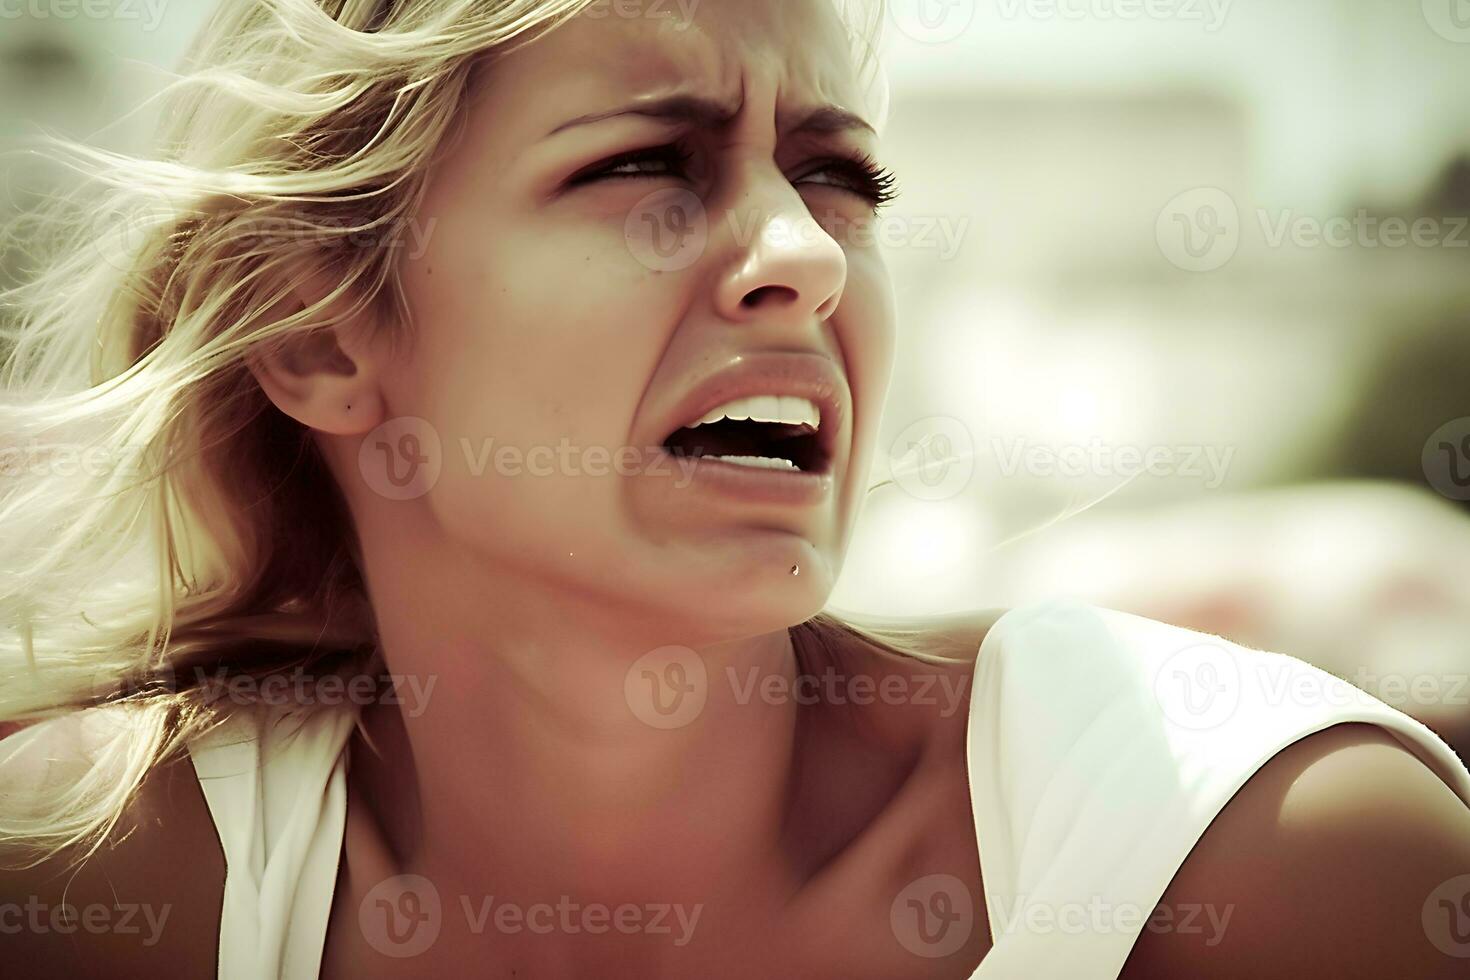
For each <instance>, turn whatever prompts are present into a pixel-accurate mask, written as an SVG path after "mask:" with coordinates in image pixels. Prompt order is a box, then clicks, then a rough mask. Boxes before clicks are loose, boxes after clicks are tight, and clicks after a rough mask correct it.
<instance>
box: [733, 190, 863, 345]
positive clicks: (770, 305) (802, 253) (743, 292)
mask: <svg viewBox="0 0 1470 980" xmlns="http://www.w3.org/2000/svg"><path fill="white" fill-rule="evenodd" d="M743 206H744V207H745V208H747V210H745V212H744V213H743V214H742V213H740V212H739V211H738V210H737V211H732V212H731V214H730V216H729V218H730V220H729V221H728V222H727V227H728V228H729V229H731V232H732V234H733V235H734V237H735V238H736V243H735V249H734V251H735V256H734V258H733V259H732V261H731V262H730V264H729V265H728V267H727V268H726V270H725V272H724V273H723V274H722V275H721V277H720V282H719V285H718V287H717V289H716V296H715V303H716V306H717V308H718V310H719V312H720V314H721V315H722V316H724V317H726V318H727V319H730V320H734V321H737V322H749V321H752V320H767V321H770V320H783V321H790V322H792V323H796V324H800V323H810V322H812V320H814V319H815V320H816V321H817V322H822V321H825V320H827V319H828V318H829V317H831V316H832V314H833V313H834V312H835V311H836V309H837V305H838V304H839V303H840V302H841V301H842V291H843V288H844V287H845V286H846V285H847V254H846V253H845V252H843V250H842V246H841V245H839V244H838V243H837V241H836V240H835V239H833V238H832V236H831V235H829V234H828V233H827V230H826V229H825V228H823V227H822V226H821V224H820V223H819V222H817V220H816V219H815V218H813V217H812V214H811V212H810V211H809V210H808V209H807V207H806V203H805V202H804V201H803V200H802V199H801V195H800V194H798V193H797V192H796V191H795V190H794V189H793V188H792V187H791V186H790V185H789V184H786V185H785V186H784V187H783V188H782V191H778V192H776V193H775V194H767V195H763V196H761V197H760V198H759V199H758V198H757V196H756V195H754V194H752V195H748V196H747V197H746V199H745V203H744V205H743Z"/></svg>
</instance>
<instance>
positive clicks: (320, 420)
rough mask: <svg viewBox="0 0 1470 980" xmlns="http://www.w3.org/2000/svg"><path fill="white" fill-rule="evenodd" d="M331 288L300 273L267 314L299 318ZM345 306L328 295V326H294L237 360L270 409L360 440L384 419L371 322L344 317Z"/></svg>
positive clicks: (320, 276)
mask: <svg viewBox="0 0 1470 980" xmlns="http://www.w3.org/2000/svg"><path fill="white" fill-rule="evenodd" d="M336 288H337V283H336V282H335V281H334V280H333V279H332V277H331V276H330V275H329V274H327V273H322V272H313V273H310V274H307V275H304V276H302V278H301V280H300V283H299V285H297V286H296V287H295V288H294V289H293V290H292V294H291V297H290V298H289V299H288V300H286V301H284V302H283V303H281V304H280V305H279V306H278V307H276V309H275V310H273V311H272V315H273V316H275V317H276V318H277V319H284V318H285V317H287V316H290V315H292V314H295V313H299V312H300V311H301V310H303V309H305V308H307V307H309V306H313V305H316V304H318V303H321V302H322V301H323V300H325V299H326V298H327V297H328V296H330V295H331V293H332V292H333V291H334V290H335V289H336ZM350 307H351V303H350V301H349V300H348V299H347V298H346V297H342V296H339V297H336V298H334V299H333V300H332V301H331V303H330V304H328V305H327V306H326V308H325V309H324V311H323V312H322V314H321V318H322V319H323V320H326V321H333V320H335V321H336V322H334V323H329V324H328V325H323V326H314V325H311V324H302V325H300V326H299V327H297V328H295V329H294V330H293V331H292V332H291V333H289V334H287V335H286V336H285V337H284V338H278V339H275V340H272V341H270V342H268V343H267V344H264V345H261V347H260V348H259V349H257V350H252V351H251V352H250V353H248V354H247V355H246V357H245V362H246V365H247V366H248V367H249V369H250V373H251V374H252V375H254V377H255V379H256V381H257V382H259V384H260V387H261V390H262V391H264V392H265V394H266V397H267V398H269V399H270V400H271V402H272V403H273V404H274V405H275V406H276V407H277V408H278V409H280V410H281V411H282V412H284V413H285V414H287V415H289V416H291V418H293V419H295V420H296V421H298V422H300V423H301V424H302V425H304V426H306V427H307V428H309V429H315V430H317V431H319V432H323V433H327V434H330V435H339V436H349V435H363V434H365V433H367V432H371V431H372V430H373V429H375V428H377V427H378V426H379V425H381V424H382V423H383V422H384V420H385V419H384V416H385V415H386V407H385V404H384V399H383V393H382V390H381V388H380V385H379V382H380V380H381V378H380V374H379V362H378V361H377V360H376V359H375V358H374V357H373V352H372V351H371V350H369V346H368V344H369V338H370V337H371V336H372V333H373V331H372V330H371V328H372V327H373V326H374V324H373V323H371V322H370V314H369V313H368V312H367V311H365V310H364V311H358V312H357V313H355V314H354V315H352V316H350V317H349V316H347V313H348V312H349V310H350Z"/></svg>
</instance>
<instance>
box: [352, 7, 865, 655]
mask: <svg viewBox="0 0 1470 980" xmlns="http://www.w3.org/2000/svg"><path fill="white" fill-rule="evenodd" d="M691 8H692V16H690V15H689V11H690V9H691ZM472 91H473V93H474V94H473V98H472V101H471V103H470V105H469V106H468V107H467V115H466V123H465V128H464V130H463V133H462V135H461V136H460V137H458V138H457V139H456V140H455V141H454V142H453V143H452V144H450V145H448V146H447V147H446V149H445V152H444V155H443V156H442V157H441V162H440V163H439V164H438V165H437V166H436V168H435V169H434V170H433V171H432V173H431V174H430V178H429V183H428V186H427V192H426V196H425V198H424V200H423V202H422V207H421V209H420V211H419V213H418V215H417V222H416V227H417V229H418V234H419V235H421V236H426V238H424V240H423V244H422V245H421V246H420V247H419V248H416V249H415V250H413V251H412V252H406V253H405V255H404V257H403V258H402V260H401V261H402V265H401V274H402V280H403V285H404V289H405V293H406V298H407V301H408V304H409V307H410V309H411V311H412V313H413V317H414V325H413V329H412V335H413V341H412V343H411V345H410V346H409V347H408V348H406V353H404V354H402V355H401V356H400V358H399V359H398V360H396V361H394V362H393V363H391V364H386V365H384V366H383V367H382V369H381V372H380V373H381V379H380V388H381V390H382V393H383V397H384V399H385V406H386V413H387V417H388V418H390V419H392V418H394V417H412V418H414V419H421V420H423V423H417V422H414V423H402V422H398V423H390V427H389V430H388V433H389V439H388V440H386V442H384V441H383V440H381V439H379V440H378V441H379V442H380V443H383V444H385V445H388V446H399V445H413V444H411V443H403V442H401V440H398V438H397V436H398V435H401V434H402V432H404V431H410V432H412V431H416V430H414V429H413V427H414V426H419V425H421V424H426V425H427V427H428V428H430V429H431V430H432V433H433V435H436V436H437V437H438V440H439V446H440V452H441V453H442V469H441V470H440V471H439V473H438V475H437V477H436V478H435V479H434V480H433V481H432V485H431V486H430V487H429V488H428V489H427V492H425V493H424V494H423V495H422V496H421V497H420V498H419V499H418V500H417V501H416V502H409V503H404V502H393V503H392V504H391V505H388V506H392V507H402V506H422V507H425V508H427V513H428V514H429V515H430V517H431V520H432V523H433V524H434V526H435V527H436V528H437V529H439V531H441V532H442V533H443V534H444V535H445V536H446V537H447V538H448V539H449V540H451V541H453V542H454V543H455V544H456V546H457V547H461V548H464V549H468V551H469V552H470V553H472V554H473V555H474V557H475V559H476V560H483V561H485V562H486V563H488V566H489V567H494V568H496V569H498V570H500V571H501V572H504V573H507V574H510V575H513V576H515V577H516V580H517V581H525V580H528V579H535V580H537V581H540V582H544V583H547V584H549V585H551V586H553V587H559V588H574V589H576V590H577V592H578V594H579V595H589V594H591V595H595V596H598V597H599V598H608V599H610V600H612V601H615V602H617V603H621V604H627V605H629V606H630V607H633V606H636V607H637V608H638V610H640V612H649V611H651V612H655V613H657V614H658V615H663V616H669V615H673V616H682V617H685V618H686V619H688V618H690V617H691V614H692V616H693V618H695V619H697V620H698V621H699V622H700V623H702V624H704V625H705V626H708V625H709V624H710V623H712V622H715V623H718V624H719V629H720V630H721V631H722V632H727V631H728V630H730V629H732V628H740V629H743V630H746V631H749V632H755V631H759V630H766V629H779V628H782V627H784V626H786V625H789V624H791V623H794V622H799V621H801V620H803V619H805V618H807V617H809V616H810V615H812V614H813V613H815V612H816V611H817V610H818V609H820V608H821V606H822V605H823V604H824V603H825V601H826V599H827V596H828V594H829V592H830V591H831V589H832V586H833V583H834V580H835V578H836V576H837V573H838V570H839V567H840V565H841V561H842V556H843V554H844V552H845V550H846V546H847V541H848V537H849V534H850V531H851V529H852V526H853V522H854V520H855V518H856V516H857V512H858V508H859V506H860V504H861V500H862V497H863V495H864V491H865V484H866V475H867V470H868V468H869V464H870V461H871V453H872V443H873V441H874V436H875V433H876V427H877V424H878V418H879V413H880V409H881V405H882V402H883V398H884V395H885V392H886V389H887V385H888V378H889V373H890V366H891V359H892V344H893V313H892V301H891V293H890V285H889V280H888V277H887V273H886V270H885V267H884V265H883V262H882V259H881V257H880V255H879V253H878V251H877V249H876V247H875V246H874V244H873V236H872V234H871V231H872V223H873V220H874V214H875V209H874V201H873V195H874V186H873V184H872V182H871V180H869V179H867V178H866V177H865V175H864V173H863V168H862V167H861V166H860V165H858V164H854V163H851V162H847V161H849V160H852V159H856V158H859V157H861V156H863V155H867V156H870V157H871V158H873V159H874V160H878V161H879V162H880V163H881V157H880V156H879V153H878V149H877V146H876V144H875V135H874V133H873V132H871V131H870V130H869V129H867V128H866V127H865V126H863V125H862V124H861V123H859V122H857V121H854V120H853V119H849V118H847V117H846V116H844V115H842V114H840V113H837V112H831V111H828V112H819V111H818V110H823V109H828V108H829V107H832V108H836V109H840V110H845V111H846V112H848V113H851V114H852V116H854V117H857V118H858V119H867V120H868V121H869V122H871V121H872V119H871V111H870V108H869V107H868V106H867V105H866V104H865V102H864V94H863V92H862V91H861V90H860V87H859V84H858V81H857V78H856V76H855V70H854V66H853V64H852V60H851V55H850V47H849V43H848V41H847V39H846V35H845V32H844V29H843V27H842V25H841V23H840V22H839V20H838V17H837V15H836V13H835V11H834V10H833V9H832V4H831V2H830V0H702V2H701V0H696V2H695V3H693V4H690V3H688V2H687V0H686V2H685V3H684V4H682V5H681V4H678V3H675V2H673V0H638V2H634V0H619V2H614V3H601V4H599V5H597V6H595V7H593V8H591V9H590V10H587V11H583V13H582V14H581V15H579V16H578V17H577V18H576V19H574V20H572V21H570V22H569V23H567V24H566V25H564V26H562V27H561V28H559V29H557V30H555V31H553V32H551V33H550V34H548V35H546V36H544V37H542V38H541V39H539V40H538V41H537V42H535V43H534V44H531V45H529V46H528V47H525V48H523V49H521V50H519V51H516V52H514V53H512V54H511V55H509V56H507V57H504V58H503V59H501V60H500V61H498V62H495V63H492V64H489V65H487V66H486V67H485V68H484V69H483V72H482V74H481V75H480V76H479V77H478V78H477V80H476V82H475V85H474V87H473V89H472ZM670 100H673V101H670ZM639 106H644V107H645V109H644V111H641V112H640V111H633V110H635V109H637V108H638V107H639ZM715 111H718V112H719V113H720V114H721V115H722V116H728V118H727V119H724V120H720V119H713V118H704V117H705V114H706V113H707V112H715ZM814 113H816V115H813V114H814ZM804 123H805V124H806V125H803V124H804ZM661 148H666V149H661ZM635 151H643V152H637V155H635V156H632V157H629V156H628V155H629V154H630V153H635ZM619 158H621V159H619ZM879 189H880V190H881V186H880V188H879ZM865 229H866V231H867V232H868V233H867V234H865V233H864V230H865ZM732 368H734V369H737V372H738V370H750V369H752V368H755V369H769V373H770V377H769V378H765V379H760V378H758V377H757V375H759V374H761V373H762V371H761V370H757V371H756V372H755V374H753V375H748V376H746V378H745V380H747V381H750V380H752V379H754V380H755V383H754V387H752V388H750V389H749V392H746V389H744V388H729V389H724V390H712V389H709V388H708V387H706V386H707V384H708V383H709V382H710V381H711V379H714V378H716V376H719V375H722V374H723V373H724V372H726V371H727V370H729V369H732ZM824 375H827V376H829V377H828V378H827V380H826V382H825V383H824V381H823V377H824ZM701 392H703V393H704V394H705V395H708V396H709V397H706V398H704V399H703V400H701V399H700V393H701ZM727 393H728V394H729V396H730V397H724V396H725V395H726V394H727ZM742 393H744V394H742ZM758 393H766V394H774V395H784V396H787V397H791V396H796V397H806V398H808V400H810V401H811V402H813V403H815V404H816V405H817V406H818V408H819V410H820V411H821V413H822V418H821V421H820V426H819V432H818V434H817V436H815V437H808V438H806V439H802V440H799V441H798V442H795V443H788V444H787V447H788V449H789V448H790V447H796V446H800V447H802V448H800V449H797V450H794V451H795V452H800V453H803V454H806V456H807V458H806V459H804V460H803V462H804V465H806V466H807V467H808V472H807V473H806V475H801V474H794V473H791V472H786V473H773V472H771V471H767V470H758V469H749V468H746V469H732V467H733V466H734V464H731V463H712V462H709V461H708V460H706V461H704V462H702V463H696V462H695V461H694V460H693V459H688V458H686V459H683V460H679V459H677V458H676V457H673V456H670V455H669V454H667V452H666V451H665V450H664V448H663V444H664V442H665V440H666V438H668V437H669V436H670V435H671V434H672V433H674V432H675V430H677V429H679V428H681V427H684V426H687V425H692V424H693V423H694V422H695V421H696V419H697V415H692V414H691V413H695V412H701V413H702V410H703V409H708V408H710V407H712V406H713V405H718V404H723V403H725V402H728V401H730V400H732V399H734V398H736V397H746V396H747V395H753V394H758ZM711 399H713V402H711ZM824 401H825V402H826V404H825V405H824V404H823V402H824ZM775 407H779V408H780V411H781V413H782V415H783V417H784V416H785V415H786V413H790V412H801V411H804V407H803V406H802V405H801V404H799V403H797V402H795V401H790V402H787V401H785V400H784V399H783V401H782V402H781V403H778V405H774V406H773V405H771V404H770V403H765V405H764V407H763V408H761V409H760V410H758V411H757V412H756V414H757V417H759V416H760V414H761V412H763V411H769V410H770V409H772V408H775ZM405 425H407V426H408V427H409V428H408V429H407V430H405V429H403V428H402V427H403V426H405ZM394 426H399V427H400V428H398V429H394V428H393V427H394ZM795 431H800V430H795V429H784V430H780V429H772V428H770V427H768V426H756V427H755V428H754V429H751V430H748V431H746V434H745V435H739V434H737V435H735V436H734V437H733V438H735V439H753V440H754V441H753V442H752V443H751V444H750V446H749V447H747V448H749V449H751V452H750V453H749V454H751V455H760V454H761V451H762V450H766V451H767V452H769V451H771V445H772V444H771V442H770V440H772V439H773V438H774V436H775V435H777V434H790V433H791V432H795ZM714 432H715V429H714V428H712V427H709V428H705V429H704V434H703V438H705V439H706V441H708V440H710V439H714V435H713V433H714ZM686 435H688V434H686ZM729 438H731V436H729V435H726V436H721V437H720V439H721V440H725V439H729ZM373 441H374V439H373V438H370V439H369V442H370V443H371V442H373ZM694 441H695V442H697V441H698V438H696V439H695V440H694ZM418 445H421V446H423V445H427V444H426V443H424V442H423V440H422V439H421V440H420V441H419V443H418ZM715 446H716V447H717V448H719V447H723V448H724V449H725V450H727V452H726V453H725V454H726V455H744V453H740V452H733V451H729V450H730V448H731V444H727V443H726V442H723V441H721V442H717V443H715ZM392 451H393V450H392V449H389V450H385V452H388V453H391V452H392ZM366 458H368V457H364V459H366ZM383 513H385V514H387V515H389V516H388V517H387V518H385V519H390V520H391V519H392V518H391V514H392V511H391V510H387V509H385V510H384V511H383ZM793 565H799V569H800V570H799V574H797V575H795V576H793V575H792V572H791V570H792V566H793ZM630 611H631V608H630Z"/></svg>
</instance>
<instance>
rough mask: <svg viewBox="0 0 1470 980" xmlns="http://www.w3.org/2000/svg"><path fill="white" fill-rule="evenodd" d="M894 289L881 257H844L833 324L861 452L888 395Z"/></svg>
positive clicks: (858, 253) (856, 253)
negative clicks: (841, 288) (844, 276)
mask: <svg viewBox="0 0 1470 980" xmlns="http://www.w3.org/2000/svg"><path fill="white" fill-rule="evenodd" d="M895 317H896V313H895V308H894V301H893V288H892V285H891V282H890V280H889V277H888V270H887V267H886V266H885V265H884V263H883V258H882V255H881V253H879V252H877V251H875V250H871V249H869V250H853V251H849V252H848V274H847V287H846V289H845V290H844V292H843V296H842V305H841V306H840V307H838V310H837V314H836V316H835V319H837V320H838V321H840V326H839V328H838V341H839V342H840V343H841V345H842V354H843V357H844V359H845V360H846V363H847V371H848V379H849V382H850V383H851V385H852V387H853V398H854V401H855V406H854V422H855V430H856V431H855V437H856V438H857V439H858V440H859V441H860V443H862V445H859V446H858V447H855V448H858V449H861V448H863V447H864V446H865V445H866V444H867V443H868V442H871V440H872V439H873V438H875V437H876V435H877V423H878V415H879V414H880V413H881V411H882V407H883V402H884V400H885V399H886V397H887V394H888V386H889V381H890V378H891V376H892V372H893V360H894V347H895V340H896V332H897V328H896V324H895Z"/></svg>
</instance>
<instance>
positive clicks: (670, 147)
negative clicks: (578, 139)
mask: <svg viewBox="0 0 1470 980" xmlns="http://www.w3.org/2000/svg"><path fill="white" fill-rule="evenodd" d="M691 156H692V155H691V154H690V153H689V152H687V151H686V150H685V149H684V148H683V147H681V146H680V145H679V144H677V143H669V144H667V145H665V146H652V147H647V148H645V149H641V150H631V151H629V152H627V153H620V154H618V155H617V156H615V157H609V158H608V159H606V160H601V161H598V162H597V163H594V164H593V165H592V166H590V167H586V168H584V169H582V170H579V171H577V173H575V174H573V175H572V176H571V177H570V178H569V179H568V180H567V184H568V185H569V186H578V185H581V184H591V183H595V182H597V181H600V180H627V179H629V178H639V177H684V176H687V174H688V167H689V160H690V158H691Z"/></svg>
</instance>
